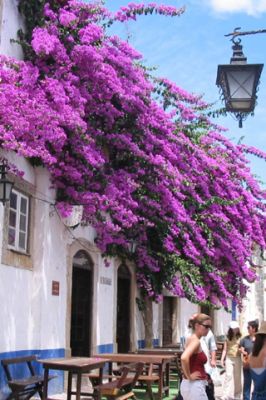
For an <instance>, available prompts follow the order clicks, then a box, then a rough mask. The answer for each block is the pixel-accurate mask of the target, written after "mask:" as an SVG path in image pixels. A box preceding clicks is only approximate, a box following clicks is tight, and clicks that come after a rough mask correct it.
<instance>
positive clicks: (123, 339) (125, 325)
mask: <svg viewBox="0 0 266 400" xmlns="http://www.w3.org/2000/svg"><path fill="white" fill-rule="evenodd" d="M130 291H131V275H130V271H129V269H128V267H127V266H126V265H124V264H122V265H120V267H119V268H118V276H117V308H116V309H117V316H116V342H117V351H118V353H127V352H128V351H130V330H131V325H130V313H131V307H130Z"/></svg>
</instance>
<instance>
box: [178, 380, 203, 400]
mask: <svg viewBox="0 0 266 400" xmlns="http://www.w3.org/2000/svg"><path fill="white" fill-rule="evenodd" d="M206 386H207V381H205V380H197V381H189V380H188V379H183V380H182V382H181V385H180V392H181V395H182V397H183V399H184V400H208V397H207V394H206Z"/></svg>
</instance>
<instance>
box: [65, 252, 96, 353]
mask: <svg viewBox="0 0 266 400" xmlns="http://www.w3.org/2000/svg"><path fill="white" fill-rule="evenodd" d="M92 273H93V264H92V261H91V259H90V257H89V256H88V254H87V253H86V252H85V251H84V250H79V251H78V252H77V253H76V254H75V256H74V257H73V272H72V296H71V299H72V300H71V330H70V347H71V354H72V356H90V347H91V331H92V329H91V323H92V282H93V279H92Z"/></svg>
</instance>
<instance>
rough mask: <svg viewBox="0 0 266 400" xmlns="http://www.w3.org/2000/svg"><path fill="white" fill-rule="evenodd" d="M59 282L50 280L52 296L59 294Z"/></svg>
mask: <svg viewBox="0 0 266 400" xmlns="http://www.w3.org/2000/svg"><path fill="white" fill-rule="evenodd" d="M59 289H60V282H59V281H52V296H59Z"/></svg>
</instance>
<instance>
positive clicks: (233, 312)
mask: <svg viewBox="0 0 266 400" xmlns="http://www.w3.org/2000/svg"><path fill="white" fill-rule="evenodd" d="M232 320H233V321H236V302H235V300H232Z"/></svg>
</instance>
